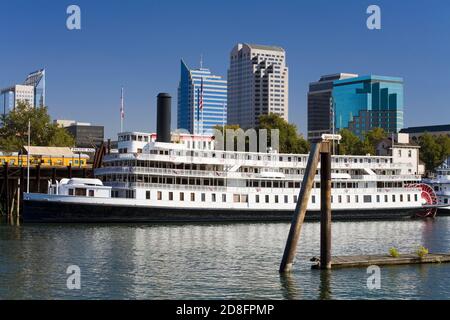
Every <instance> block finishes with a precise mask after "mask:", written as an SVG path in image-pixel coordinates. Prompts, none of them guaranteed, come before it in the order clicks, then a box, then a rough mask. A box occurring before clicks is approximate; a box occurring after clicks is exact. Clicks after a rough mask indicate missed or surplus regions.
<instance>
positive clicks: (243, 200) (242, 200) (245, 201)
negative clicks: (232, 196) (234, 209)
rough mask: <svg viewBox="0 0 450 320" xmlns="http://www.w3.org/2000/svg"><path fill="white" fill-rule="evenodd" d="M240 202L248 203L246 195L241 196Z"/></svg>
mask: <svg viewBox="0 0 450 320" xmlns="http://www.w3.org/2000/svg"><path fill="white" fill-rule="evenodd" d="M241 202H243V203H247V202H248V195H246V194H243V195H241Z"/></svg>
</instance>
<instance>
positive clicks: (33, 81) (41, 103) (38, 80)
mask: <svg viewBox="0 0 450 320" xmlns="http://www.w3.org/2000/svg"><path fill="white" fill-rule="evenodd" d="M24 85H26V86H33V87H34V106H35V107H45V69H41V70H37V71H35V72H32V73H30V74H29V75H28V77H27V78H26V79H25V82H24Z"/></svg>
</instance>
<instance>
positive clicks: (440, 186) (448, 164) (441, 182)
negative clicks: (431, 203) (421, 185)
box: [425, 158, 450, 210]
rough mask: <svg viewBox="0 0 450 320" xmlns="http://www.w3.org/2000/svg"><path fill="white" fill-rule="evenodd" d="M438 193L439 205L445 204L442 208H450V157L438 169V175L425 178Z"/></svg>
mask: <svg viewBox="0 0 450 320" xmlns="http://www.w3.org/2000/svg"><path fill="white" fill-rule="evenodd" d="M425 182H426V183H428V184H429V185H430V186H431V187H432V188H433V190H434V192H435V193H436V198H437V202H438V204H439V205H444V206H447V207H443V208H441V209H445V210H450V207H448V206H450V158H448V159H447V160H446V161H445V162H444V163H442V164H441V165H440V166H439V167H438V168H437V169H436V176H435V177H434V178H432V179H427V180H425Z"/></svg>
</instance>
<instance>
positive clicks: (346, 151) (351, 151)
mask: <svg viewBox="0 0 450 320" xmlns="http://www.w3.org/2000/svg"><path fill="white" fill-rule="evenodd" d="M339 134H340V135H341V137H342V139H341V141H340V142H339V146H338V153H339V154H341V155H359V154H362V151H361V150H362V142H361V140H360V139H359V138H358V136H357V135H356V134H354V133H353V132H352V131H350V130H348V129H341V130H340V131H339Z"/></svg>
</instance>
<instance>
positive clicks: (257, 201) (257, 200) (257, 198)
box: [255, 194, 259, 203]
mask: <svg viewBox="0 0 450 320" xmlns="http://www.w3.org/2000/svg"><path fill="white" fill-rule="evenodd" d="M255 202H256V203H259V194H257V195H256V196H255Z"/></svg>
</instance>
